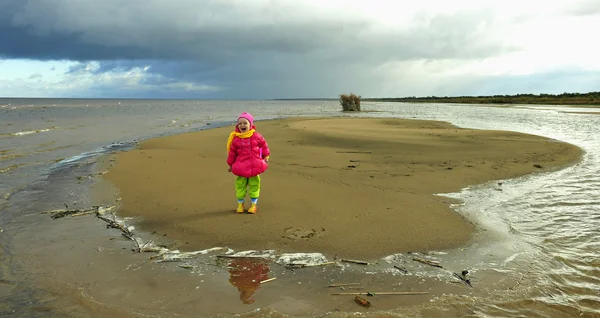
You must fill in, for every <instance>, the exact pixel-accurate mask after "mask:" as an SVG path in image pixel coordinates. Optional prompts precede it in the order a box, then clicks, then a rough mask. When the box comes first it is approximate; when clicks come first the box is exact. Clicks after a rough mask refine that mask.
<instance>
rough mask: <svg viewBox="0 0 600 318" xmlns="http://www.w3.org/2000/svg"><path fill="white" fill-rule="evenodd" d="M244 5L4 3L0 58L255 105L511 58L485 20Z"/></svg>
mask: <svg viewBox="0 0 600 318" xmlns="http://www.w3.org/2000/svg"><path fill="white" fill-rule="evenodd" d="M248 3H250V2H241V1H221V2H217V1H192V0H188V1H178V2H175V1H172V2H168V1H163V0H147V1H125V0H123V1H117V0H114V1H102V2H101V1H79V0H46V1H23V0H0V38H1V39H2V44H1V45H0V57H6V58H29V59H38V60H60V59H64V60H72V61H81V62H82V63H85V62H87V61H99V62H100V67H99V68H96V69H94V70H93V71H92V72H93V73H96V74H98V73H103V72H110V71H127V70H130V69H132V68H134V67H140V68H143V67H146V66H147V67H149V68H148V70H147V73H148V74H149V75H150V76H151V78H154V79H153V80H154V81H156V83H161V82H164V81H166V82H171V81H176V80H181V81H188V82H193V83H199V84H206V85H217V86H221V87H227V88H229V90H228V93H227V94H230V95H228V96H232V95H231V94H234V95H236V96H237V95H239V96H248V97H250V95H252V97H257V98H258V97H259V96H267V95H268V96H273V95H274V94H275V95H281V96H289V95H288V94H292V95H295V96H296V95H298V96H299V95H301V94H303V93H305V92H306V93H307V94H311V95H321V96H322V94H325V95H331V92H332V91H334V92H337V91H339V89H341V88H349V89H352V88H353V87H362V88H364V87H366V86H369V85H371V86H376V85H377V83H373V82H371V81H373V80H376V77H372V76H373V75H370V73H371V71H372V69H373V68H375V67H377V66H379V65H382V64H383V63H386V62H390V61H399V60H413V59H479V58H485V57H491V56H496V55H499V54H501V53H503V52H506V51H507V50H511V48H509V47H505V46H502V45H499V44H497V43H494V42H490V40H489V39H488V38H487V36H486V33H487V31H488V29H489V28H490V27H491V26H490V24H491V23H493V19H492V17H491V16H490V15H489V14H486V13H485V12H477V11H476V12H470V13H456V14H439V15H430V16H426V15H420V16H417V17H416V19H414V20H411V21H407V24H408V25H410V27H406V28H402V29H400V28H387V29H383V28H379V26H378V25H376V24H375V22H374V21H371V20H366V19H362V18H357V17H356V16H344V15H343V14H344V12H340V13H339V14H337V13H335V12H333V13H332V12H325V11H315V10H312V9H309V7H308V6H301V5H293V4H289V3H287V4H282V3H276V2H270V1H260V0H257V1H256V2H255V3H251V4H248ZM83 70H85V64H82V65H77V66H74V67H72V68H71V69H70V70H69V72H81V71H83ZM357 74H361V75H360V77H357V76H356V75H357ZM149 81H152V79H149ZM306 81H308V82H306ZM269 92H276V93H273V94H270V93H269ZM310 92H312V93H310Z"/></svg>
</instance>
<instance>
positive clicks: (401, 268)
mask: <svg viewBox="0 0 600 318" xmlns="http://www.w3.org/2000/svg"><path fill="white" fill-rule="evenodd" d="M394 268H395V269H397V270H399V271H401V272H403V273H404V274H408V270H406V268H404V267H400V266H397V265H394Z"/></svg>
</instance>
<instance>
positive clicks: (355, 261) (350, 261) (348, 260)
mask: <svg viewBox="0 0 600 318" xmlns="http://www.w3.org/2000/svg"><path fill="white" fill-rule="evenodd" d="M341 261H342V262H346V263H354V264H361V265H369V262H365V261H357V260H354V259H342V260H341Z"/></svg>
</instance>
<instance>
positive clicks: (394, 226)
mask: <svg viewBox="0 0 600 318" xmlns="http://www.w3.org/2000/svg"><path fill="white" fill-rule="evenodd" d="M256 126H257V130H258V131H259V132H260V133H261V134H262V135H263V136H264V137H265V138H266V140H267V142H268V143H269V147H270V149H271V153H272V154H271V161H270V163H269V169H268V170H267V172H265V173H264V174H263V175H262V182H263V185H262V190H261V197H260V200H259V211H258V213H257V214H255V215H252V214H246V213H244V214H236V213H235V212H234V210H235V207H236V199H235V190H234V178H235V177H234V176H233V175H232V174H231V173H229V172H227V165H226V163H225V158H226V152H225V143H226V140H227V135H228V134H229V132H230V131H231V130H232V129H233V123H232V125H231V126H229V127H222V128H216V129H210V130H205V131H199V132H194V133H187V134H182V135H174V136H168V137H163V138H156V139H152V140H147V141H145V142H142V143H140V145H139V147H138V148H137V149H135V150H132V151H127V152H122V153H118V154H116V160H115V162H114V163H113V164H112V166H111V167H110V169H109V172H108V173H107V174H105V175H104V177H105V178H106V179H107V180H109V181H110V182H111V183H112V184H114V185H115V186H116V187H117V188H118V190H119V192H120V193H119V196H120V197H121V200H120V206H119V211H118V214H119V215H121V216H130V217H138V219H139V222H138V224H137V227H138V229H142V230H145V231H148V232H155V233H156V234H159V235H163V236H166V237H168V238H171V239H174V240H175V241H176V242H178V244H177V246H176V247H175V248H178V249H181V250H197V249H204V248H210V247H214V246H228V247H231V248H233V249H235V250H244V249H276V250H277V251H278V252H322V253H324V254H326V255H329V256H339V257H343V258H360V259H375V258H378V257H382V256H386V255H389V254H393V253H398V252H407V251H427V250H441V249H447V248H453V247H458V246H461V245H463V244H466V243H468V242H469V240H470V238H471V237H472V235H473V233H474V231H475V230H476V226H474V225H473V224H471V223H470V222H469V221H468V220H466V219H465V218H463V217H462V216H460V215H459V214H458V213H456V212H455V211H454V210H452V209H451V208H450V207H449V204H450V203H451V202H452V201H451V200H450V199H448V198H445V197H441V196H435V195H434V194H437V193H447V192H456V191H459V190H460V189H461V188H463V187H465V186H467V185H473V184H479V183H483V182H486V181H490V180H503V179H507V178H514V177H517V176H521V175H524V174H528V173H531V172H538V171H545V170H548V169H556V168H559V167H563V166H565V165H569V164H572V163H574V162H576V161H577V160H578V159H579V158H580V156H581V154H582V153H581V150H580V148H578V147H576V146H573V145H570V144H566V143H562V142H557V141H555V140H551V139H548V138H544V137H540V136H533V135H526V134H521V133H514V132H507V131H487V130H486V131H483V130H472V129H460V128H457V127H455V126H452V125H450V124H448V123H444V122H434V121H423V120H405V119H362V118H360V119H359V118H294V119H281V120H273V121H258V122H256Z"/></svg>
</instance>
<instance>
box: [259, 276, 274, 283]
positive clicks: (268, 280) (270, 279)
mask: <svg viewBox="0 0 600 318" xmlns="http://www.w3.org/2000/svg"><path fill="white" fill-rule="evenodd" d="M276 279H277V277H272V278H269V279H265V280H263V281H261V282H260V283H261V284H264V283H268V282H270V281H274V280H276Z"/></svg>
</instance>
